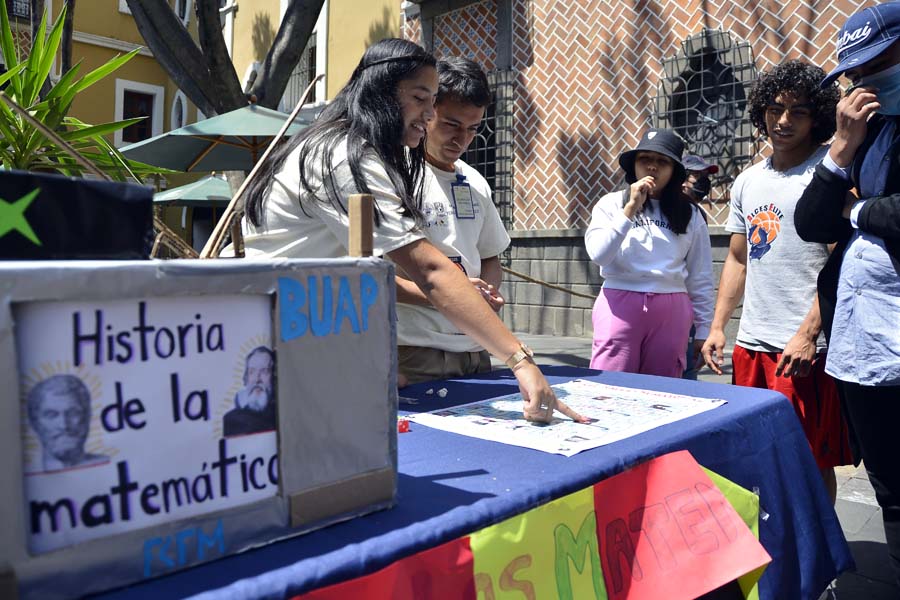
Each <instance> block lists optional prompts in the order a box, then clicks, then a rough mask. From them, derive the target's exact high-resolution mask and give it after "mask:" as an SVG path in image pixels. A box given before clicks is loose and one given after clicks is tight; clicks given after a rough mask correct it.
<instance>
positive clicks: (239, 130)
mask: <svg viewBox="0 0 900 600" xmlns="http://www.w3.org/2000/svg"><path fill="white" fill-rule="evenodd" d="M320 110H322V107H314V108H304V109H303V110H301V111H300V113H299V114H298V115H297V119H296V120H295V121H294V123H293V124H292V125H291V126H290V128H288V130H287V134H286V135H288V136H290V135H293V134H295V133H297V132H298V131H300V130H301V129H304V128H305V127H308V126H309V125H310V124H311V123H312V122H313V121H314V120H315V118H316V116H318V114H319V111H320ZM287 117H288V116H287V115H286V114H284V113H280V112H278V111H275V110H270V109H268V108H263V107H261V106H256V105H255V104H251V105H249V106H245V107H243V108H239V109H237V110H233V111H231V112H227V113H225V114H223V115H218V116H215V117H211V118H209V119H206V120H205V121H199V122H197V123H192V124H190V125H185V126H184V127H182V128H180V129H175V130H172V131H168V132H166V133H163V134H161V135H158V136H156V137H153V138H150V139H149V140H144V141H142V142H137V143H136V144H131V145H129V146H125V147H124V148H122V149H121V151H122V154H124V155H125V156H126V157H127V158H129V159H131V160H136V161H139V162H143V163H147V164H149V165H154V166H157V167H165V168H166V169H172V170H173V171H247V170H250V169H251V168H253V165H254V164H255V163H256V161H257V159H258V158H259V157H260V156H261V155H262V153H263V152H264V151H265V149H266V146H268V144H269V141H270V140H271V139H272V138H273V137H275V134H277V133H278V131H279V130H280V129H281V126H282V125H283V124H284V121H285V119H287ZM229 197H230V196H229Z"/></svg>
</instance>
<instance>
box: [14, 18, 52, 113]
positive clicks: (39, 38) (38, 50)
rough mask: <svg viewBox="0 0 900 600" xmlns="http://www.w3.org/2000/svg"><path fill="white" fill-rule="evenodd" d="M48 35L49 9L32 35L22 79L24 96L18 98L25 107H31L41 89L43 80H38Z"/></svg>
mask: <svg viewBox="0 0 900 600" xmlns="http://www.w3.org/2000/svg"><path fill="white" fill-rule="evenodd" d="M46 36H47V11H46V10H45V11H44V14H43V15H41V23H40V25H39V26H38V29H37V32H35V34H34V35H33V36H31V51H30V52H29V53H28V59H27V60H26V64H27V66H26V67H25V77H24V79H23V80H22V97H21V98H19V99H18V101H19V104H21V105H22V106H24V107H26V108H27V107H30V106H31V105H32V104H34V103H35V102H37V100H38V93H39V92H40V91H41V86H42V85H43V84H44V82H43V80H41V81H38V77H40V70H41V62H43V60H44V41H45V38H46Z"/></svg>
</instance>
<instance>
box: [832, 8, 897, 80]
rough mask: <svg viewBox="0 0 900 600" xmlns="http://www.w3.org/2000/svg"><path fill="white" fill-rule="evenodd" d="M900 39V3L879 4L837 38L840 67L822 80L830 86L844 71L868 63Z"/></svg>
mask: <svg viewBox="0 0 900 600" xmlns="http://www.w3.org/2000/svg"><path fill="white" fill-rule="evenodd" d="M898 39H900V2H885V3H884V4H876V5H875V6H870V7H868V8H865V9H863V10H861V11H859V12H858V13H855V14H853V15H851V16H850V18H849V19H847V22H846V23H844V26H843V27H841V31H840V33H839V34H838V39H837V55H838V66H837V67H835V68H834V70H833V71H831V73H829V74H828V76H827V77H825V79H824V80H822V87H823V88H824V87H828V86H829V85H831V84H832V83H833V82H834V80H835V79H837V78H838V77H840V75H841V73H843V72H844V71H849V70H850V69H853V68H855V67H858V66H859V65H862V64H865V63H867V62H869V61H870V60H872V59H873V58H875V57H876V56H878V55H879V54H881V53H882V52H884V51H885V50H887V49H888V48H889V47H890V45H891V44H893V43H894V42H896V41H897V40H898Z"/></svg>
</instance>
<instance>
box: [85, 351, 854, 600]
mask: <svg viewBox="0 0 900 600" xmlns="http://www.w3.org/2000/svg"><path fill="white" fill-rule="evenodd" d="M543 370H544V372H545V373H546V374H547V375H548V379H549V380H550V382H551V383H561V382H563V381H567V380H569V379H574V378H578V377H581V378H586V379H591V380H594V381H599V382H601V383H608V384H611V385H621V386H626V387H637V388H644V389H653V390H660V391H666V392H672V393H679V394H687V395H694V396H701V397H710V398H724V399H726V400H728V403H727V404H726V405H724V406H722V407H720V408H716V409H714V410H711V411H708V412H705V413H703V414H700V415H697V416H694V417H690V418H689V419H686V420H684V421H680V422H677V423H673V424H670V425H666V426H663V427H661V428H658V429H655V430H651V431H649V432H646V433H643V434H640V435H638V436H635V437H633V438H629V439H626V440H623V441H621V442H616V443H615V444H611V445H609V446H604V447H601V448H597V449H594V450H589V451H587V452H583V453H581V454H578V455H576V456H573V457H571V458H565V457H562V456H557V455H551V454H546V453H543V452H538V451H534V450H529V449H526V448H519V447H515V446H508V445H503V444H498V443H494V442H488V441H483V440H479V439H475V438H470V437H464V436H460V435H456V434H452V433H446V432H442V431H438V430H434V429H430V428H428V427H424V426H422V425H418V424H415V423H414V424H413V426H412V431H410V432H409V433H404V434H401V435H400V437H399V476H398V504H397V506H396V507H394V508H393V509H391V510H387V511H382V512H379V513H374V514H371V515H368V516H365V517H361V518H358V519H354V520H352V521H349V522H346V523H341V524H337V525H333V526H331V527H327V528H325V529H322V530H319V531H316V532H313V533H310V534H307V535H305V536H301V537H298V538H293V539H289V540H285V541H282V542H278V543H274V544H270V545H269V546H266V547H263V548H259V549H256V550H252V551H250V552H246V553H244V554H240V555H235V556H231V557H227V558H224V559H222V560H218V561H215V562H212V563H208V564H205V565H201V566H199V567H195V568H192V569H189V570H187V571H183V572H180V573H176V574H174V575H171V576H167V577H164V578H160V579H156V580H151V581H148V582H146V583H143V584H140V585H138V586H133V587H130V588H126V589H122V590H118V591H113V592H109V593H106V594H103V595H101V596H100V597H102V598H109V599H113V598H115V599H117V600H120V599H128V598H138V597H140V598H145V597H156V598H175V597H185V596H191V595H195V594H199V595H201V596H202V597H204V598H209V599H212V598H216V599H222V598H281V597H288V596H291V595H295V594H299V593H302V592H305V591H309V590H311V589H315V588H317V587H321V586H324V585H329V584H332V583H336V582H338V581H342V580H345V579H350V578H353V577H358V576H360V575H364V574H367V573H371V572H374V571H377V570H378V569H381V568H383V567H385V566H387V565H389V564H390V563H391V562H393V561H394V560H397V559H398V558H402V557H404V556H408V555H410V554H413V553H416V552H419V551H422V550H425V549H428V548H431V547H434V546H436V545H438V544H442V543H444V542H447V541H450V540H453V539H455V538H458V537H460V536H463V535H466V534H468V533H471V532H473V531H475V530H478V529H480V528H482V527H485V526H486V525H489V524H491V523H496V522H499V521H501V520H503V519H506V518H509V517H511V516H513V515H516V514H518V513H521V512H524V511H526V510H529V509H531V508H534V507H536V506H539V505H541V504H544V503H546V502H548V501H550V500H552V499H554V498H558V497H560V496H563V495H566V494H569V493H572V492H575V491H577V490H580V489H582V488H585V487H587V486H590V485H592V484H594V483H595V482H597V481H599V480H601V479H603V478H606V477H609V476H611V475H613V474H615V473H618V472H621V471H623V470H625V469H627V468H628V467H629V466H631V465H633V464H635V463H638V462H641V461H643V460H646V459H648V458H651V457H655V456H660V455H662V454H666V453H668V452H672V451H675V450H681V449H687V450H689V451H690V452H691V453H692V454H693V456H694V458H695V459H696V460H697V462H699V463H700V464H701V465H703V466H704V467H707V468H708V469H711V470H713V471H715V472H716V473H718V474H720V475H722V476H724V477H727V478H728V479H730V480H732V481H733V482H735V483H737V484H738V485H740V486H742V487H744V488H746V489H749V490H755V491H758V494H759V497H760V508H761V515H760V516H761V518H760V541H761V543H762V544H763V546H764V547H765V548H766V550H767V551H768V552H769V554H770V555H771V556H772V563H771V564H770V565H769V567H768V568H767V569H766V571H765V574H764V575H763V578H762V580H761V581H760V597H761V598H797V599H804V598H811V599H813V600H815V599H816V598H818V596H819V593H820V592H821V591H822V590H823V589H824V587H825V585H826V584H827V582H829V581H831V580H832V579H833V578H835V577H836V576H837V575H838V574H839V573H841V572H843V571H845V570H847V569H850V568H852V567H853V559H852V558H851V556H850V550H849V547H848V546H847V543H846V541H845V539H844V536H843V533H842V532H841V527H840V524H839V522H838V519H837V516H836V515H835V513H834V510H833V508H832V506H831V502H830V500H829V498H828V496H827V493H826V491H825V487H824V485H823V484H822V481H821V478H820V476H819V472H818V469H817V467H816V464H815V461H814V459H813V457H812V454H811V453H810V452H809V449H808V445H807V442H806V439H805V437H804V434H803V431H802V429H801V427H800V423H799V421H798V420H797V418H796V416H795V414H794V412H793V408H792V407H791V405H790V403H789V402H788V401H787V399H785V398H784V396H782V395H780V394H778V393H775V392H771V391H768V390H758V389H750V388H740V387H735V386H726V385H719V384H712V383H703V382H696V381H687V380H678V379H669V378H663V377H652V376H644V375H632V374H625V373H612V372H598V371H591V370H588V369H580V368H574V367H544V368H543ZM441 388H445V389H446V390H447V394H446V397H444V398H441V397H440V396H439V395H438V394H437V392H438V391H439V390H440V389H441ZM428 390H432V393H430V394H428V393H427V392H428ZM516 391H518V387H517V386H516V382H515V379H513V378H512V377H511V375H510V373H509V371H499V372H494V373H491V374H488V375H486V376H483V377H478V378H472V379H466V380H451V381H446V382H440V383H426V384H419V385H415V386H410V387H408V388H405V389H404V390H402V392H403V394H402V395H403V396H406V397H413V398H418V399H420V400H421V403H420V404H419V405H417V406H416V409H417V410H434V409H437V408H443V407H446V406H452V405H455V404H462V403H465V402H473V401H476V400H481V399H485V398H489V397H492V396H500V395H503V394H509V393H514V392H516ZM407 408H410V407H409V406H405V405H401V410H403V409H407ZM762 511H765V513H764V514H763V512H762Z"/></svg>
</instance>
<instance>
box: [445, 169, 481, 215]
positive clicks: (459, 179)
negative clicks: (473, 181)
mask: <svg viewBox="0 0 900 600" xmlns="http://www.w3.org/2000/svg"><path fill="white" fill-rule="evenodd" d="M450 194H451V195H452V196H453V212H455V213H456V218H457V219H474V218H475V204H474V202H473V200H472V188H471V187H470V186H469V184H468V183H466V176H465V175H463V174H461V173H457V174H456V183H451V184H450Z"/></svg>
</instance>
